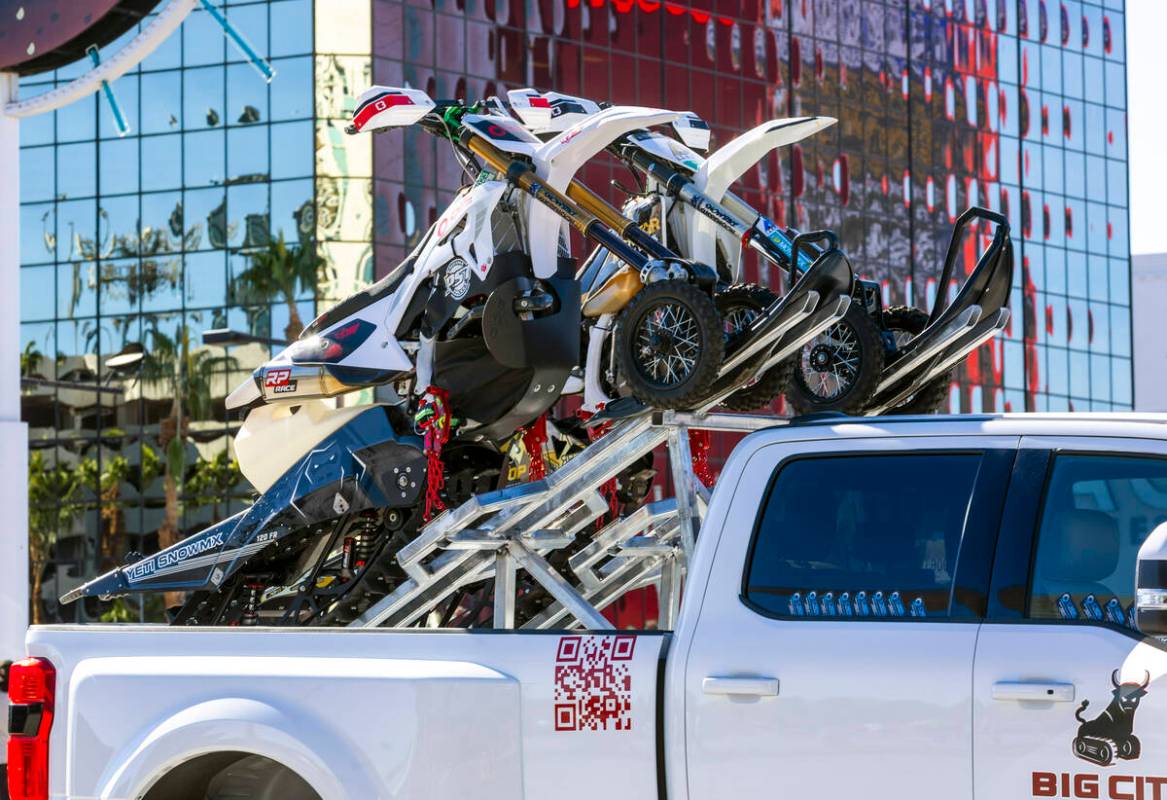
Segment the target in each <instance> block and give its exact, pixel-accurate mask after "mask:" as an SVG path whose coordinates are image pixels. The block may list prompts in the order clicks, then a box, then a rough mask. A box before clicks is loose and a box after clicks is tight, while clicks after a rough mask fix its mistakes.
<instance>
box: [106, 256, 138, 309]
mask: <svg viewBox="0 0 1167 800" xmlns="http://www.w3.org/2000/svg"><path fill="white" fill-rule="evenodd" d="M138 266H139V261H138V259H137V258H109V259H102V261H101V263H100V264H99V269H100V273H101V297H100V298H99V299H98V306H99V308H100V310H101V314H102V316H114V315H123V314H130V313H135V312H137V310H138V291H139V290H140V288H141V282H140V280H139V270H138Z"/></svg>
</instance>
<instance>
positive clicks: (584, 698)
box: [555, 636, 636, 731]
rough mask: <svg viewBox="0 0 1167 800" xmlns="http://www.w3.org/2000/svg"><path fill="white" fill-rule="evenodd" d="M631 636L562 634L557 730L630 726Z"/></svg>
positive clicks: (558, 658)
mask: <svg viewBox="0 0 1167 800" xmlns="http://www.w3.org/2000/svg"><path fill="white" fill-rule="evenodd" d="M635 648H636V637H635V636H564V637H562V638H560V640H559V649H558V651H557V652H556V654H555V730H557V731H609V730H611V731H628V730H632V670H631V664H632V651H633V650H634V649H635Z"/></svg>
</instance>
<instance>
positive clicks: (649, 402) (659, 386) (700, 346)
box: [614, 280, 725, 408]
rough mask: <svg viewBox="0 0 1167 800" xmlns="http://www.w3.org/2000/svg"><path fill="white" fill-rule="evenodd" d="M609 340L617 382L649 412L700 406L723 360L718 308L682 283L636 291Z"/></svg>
mask: <svg viewBox="0 0 1167 800" xmlns="http://www.w3.org/2000/svg"><path fill="white" fill-rule="evenodd" d="M614 336H615V348H616V368H617V371H618V372H619V376H620V380H622V381H624V382H625V383H627V385H628V388H629V390H631V392H632V395H633V396H634V397H635V398H636V399H637V400H639V401H640V402H641V403H644V405H646V406H649V407H651V408H688V407H691V406H694V405H697V404H699V403H700V402H701V401H702V400H704V399H705V398H706V397H707V396H708V394H709V391H710V389H712V388H713V382H714V381H715V380H717V370H718V369H720V368H721V362H722V358H723V357H724V354H725V334H724V333H723V332H722V328H721V317H720V316H718V314H717V306H715V305H714V304H713V300H712V299H711V298H710V297H709V295H707V294H706V293H705V292H703V291H702V290H701V289H698V288H697V287H696V286H694V285H693V284H691V283H688V282H687V281H680V280H664V281H658V282H656V283H650V284H648V285H647V286H645V287H644V288H643V289H641V290H640V291H639V292H638V293H637V294H636V296H635V297H633V298H632V300H631V301H629V303H628V305H626V306H625V307H624V309H623V310H622V311H621V312H620V315H619V316H618V317H617V318H616V330H615V333H614Z"/></svg>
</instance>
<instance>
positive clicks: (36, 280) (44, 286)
mask: <svg viewBox="0 0 1167 800" xmlns="http://www.w3.org/2000/svg"><path fill="white" fill-rule="evenodd" d="M55 275H56V271H55V269H54V268H53V267H51V266H44V267H26V268H24V269H22V270H21V271H20V318H21V319H23V320H44V319H52V318H53V311H54V310H55V304H54V298H56V296H57V294H56V291H55V287H54V284H53V281H54V279H55Z"/></svg>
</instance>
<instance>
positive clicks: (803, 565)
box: [745, 453, 981, 617]
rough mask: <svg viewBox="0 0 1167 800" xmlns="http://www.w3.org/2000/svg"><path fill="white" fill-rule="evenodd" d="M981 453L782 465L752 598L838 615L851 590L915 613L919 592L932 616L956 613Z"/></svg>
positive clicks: (871, 602) (756, 555)
mask: <svg viewBox="0 0 1167 800" xmlns="http://www.w3.org/2000/svg"><path fill="white" fill-rule="evenodd" d="M980 462H981V457H980V456H979V455H976V454H941V453H936V454H928V455H902V456H901V455H896V456H851V457H847V458H807V459H800V460H796V461H792V462H790V463H788V464H786V465H784V466H782V467H781V468H780V471H779V474H778V478H777V480H776V481H775V483H774V486H773V488H772V489H771V491H770V496H769V497H768V498H767V500H766V507H765V510H764V512H763V515H762V520H761V523H760V526H759V529H758V532H757V535H756V538H755V541H754V545H753V550H752V552H751V554H750V560H749V567H748V575H747V579H746V591H745V593H746V598H747V600H749V601H750V602H751V603H754V604H756V605H757V606H758V607H760V608H761V609H764V610H765V611H768V612H772V613H775V614H779V615H783V616H785V615H791V614H792V615H795V616H799V615H800V614H799V610H800V606H801V611H802V614H801V615H806V614H808V613H815V612H817V614H816V615H817V616H832V617H834V616H841V615H840V614H839V612H838V602H839V599H840V598H841V597H842V595H843V594H844V593H847V594H848V595H849V599H850V601H851V604H852V606H853V607H854V606H855V605H857V604H860V603H864V604H866V605H865V610H867V611H868V613H869V615H871V616H885V617H891V616H901V617H907V616H909V615H910V609H911V607H912V605H913V603H915V602H916V600H917V598H918V599H919V607H920V608H921V610H922V611H923V613H924V615H926V616H947V614H948V596H949V592H950V590H951V586H952V576H953V574H954V573H955V571H956V556H957V553H958V552H959V549H960V543H961V539H962V537H963V534H964V520H965V515H966V513H967V510H968V505H969V501H970V500H971V497H972V490H973V486H974V483H975V481H976V476H977V472H978V470H979V467H980ZM820 501H822V502H820ZM824 509H828V511H827V513H824ZM861 592H862V593H864V599H863V600H862V601H861V600H860V599H859V598H860V593H861ZM812 593H814V600H810V599H809V598H810V597H811V594H812ZM893 593H898V595H897V599H898V600H899V601H900V602H901V603H902V606H903V607H902V608H900V609H898V612H897V610H896V609H895V608H894V603H893V601H892V595H893ZM828 594H830V595H832V600H833V609H834V613H830V610H829V609H828V608H827V607H826V604H827V599H826V597H827V595H828ZM816 602H817V604H818V605H817V607H813V608H812V607H808V603H811V604H813V603H816ZM856 611H857V609H856Z"/></svg>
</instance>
